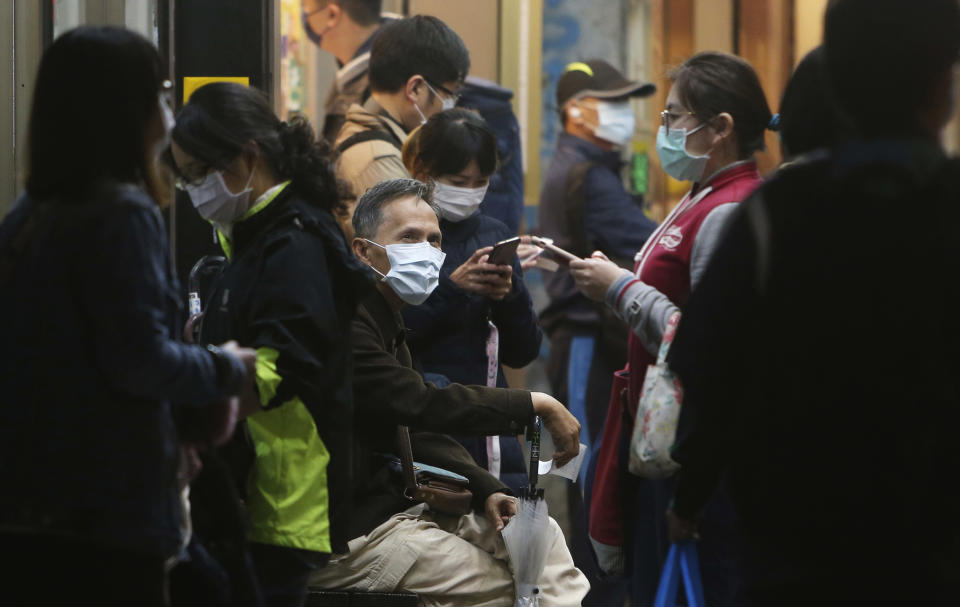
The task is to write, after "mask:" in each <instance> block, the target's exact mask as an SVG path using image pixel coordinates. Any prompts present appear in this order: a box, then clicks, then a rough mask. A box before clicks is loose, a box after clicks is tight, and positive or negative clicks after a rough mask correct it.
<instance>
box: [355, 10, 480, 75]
mask: <svg viewBox="0 0 960 607" xmlns="http://www.w3.org/2000/svg"><path fill="white" fill-rule="evenodd" d="M469 71H470V54H469V53H468V52H467V47H466V46H464V44H463V40H461V39H460V36H458V35H457V33H456V32H455V31H453V30H452V29H450V27H449V26H448V25H447V24H446V23H444V22H443V21H441V20H439V19H437V18H436V17H430V16H427V15H416V16H414V17H407V18H405V19H397V20H395V21H392V22H390V23H388V24H386V25H384V26H383V27H382V28H381V29H380V32H379V33H378V34H377V37H376V38H374V39H373V47H372V48H371V49H370V90H372V91H378V92H385V93H394V92H396V91H399V90H400V89H401V88H403V86H404V85H405V84H406V83H407V81H408V80H409V79H410V78H411V77H412V76H414V75H417V74H419V75H421V76H423V77H424V78H425V79H426V80H427V81H428V82H429V83H430V84H431V86H434V87H436V86H437V85H444V84H446V83H448V82H457V83H459V82H462V81H463V79H464V78H466V77H467V72H469Z"/></svg>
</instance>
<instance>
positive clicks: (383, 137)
mask: <svg viewBox="0 0 960 607" xmlns="http://www.w3.org/2000/svg"><path fill="white" fill-rule="evenodd" d="M365 141H386V142H387V143H389V144H390V145H392V146H393V147H395V148H397V149H398V150H400V149H403V142H402V141H400V140H399V139H397V136H396V135H394V134H393V133H392V132H390V131H381V130H379V129H370V130H366V131H360V132H359V133H354V134H353V135H350V136H349V137H347V138H346V139H344V140H343V141H341V142H340V145H338V146H337V152H339V153H340V154H343V153H344V152H346V151H347V150H349V149H350V148H352V147H353V146H355V145H357V144H360V143H363V142H365Z"/></svg>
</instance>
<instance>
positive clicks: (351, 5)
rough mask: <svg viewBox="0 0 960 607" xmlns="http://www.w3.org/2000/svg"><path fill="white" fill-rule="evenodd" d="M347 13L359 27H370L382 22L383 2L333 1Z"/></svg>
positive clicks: (366, 0)
mask: <svg viewBox="0 0 960 607" xmlns="http://www.w3.org/2000/svg"><path fill="white" fill-rule="evenodd" d="M333 3H334V4H339V5H340V8H342V9H343V10H344V11H346V13H347V15H349V16H350V19H351V20H352V21H353V22H354V23H356V24H357V25H362V26H368V25H374V24H376V23H379V22H380V10H381V7H382V6H383V0H333Z"/></svg>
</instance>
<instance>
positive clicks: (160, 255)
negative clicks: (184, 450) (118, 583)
mask: <svg viewBox="0 0 960 607" xmlns="http://www.w3.org/2000/svg"><path fill="white" fill-rule="evenodd" d="M31 218H32V219H31ZM22 230H27V231H28V233H29V234H28V236H29V237H28V238H25V241H24V242H23V246H22V247H20V246H19V244H18V243H17V242H16V241H17V236H18V235H20V234H23V233H24V232H22ZM15 248H19V249H20V250H19V252H17V253H15V252H14V251H13V249H15ZM0 262H2V263H0V268H4V269H3V270H0V318H3V322H2V323H0V368H2V372H0V394H2V395H3V396H2V398H0V478H2V479H3V489H2V490H0V531H2V532H17V531H23V532H28V533H43V534H54V535H65V536H70V537H73V538H77V539H80V540H84V541H90V542H95V543H98V544H101V545H104V546H108V547H112V548H118V549H123V550H130V551H136V552H140V553H144V554H150V555H155V556H161V557H165V556H171V555H173V554H174V553H175V552H176V551H177V549H178V546H179V544H180V541H181V532H180V525H181V522H182V516H181V505H180V501H179V496H178V493H179V491H178V487H177V467H178V446H177V433H176V431H175V429H174V423H173V410H174V405H173V404H172V403H177V404H178V405H182V406H193V405H204V404H209V403H215V402H219V401H221V400H222V399H223V398H225V397H226V396H227V394H229V393H230V392H232V391H233V390H235V389H237V388H238V386H239V381H240V379H241V378H242V377H243V369H242V366H241V365H240V362H239V361H238V360H236V359H235V358H233V357H228V356H225V355H216V354H212V353H211V352H209V351H207V350H206V349H204V348H203V347H201V346H188V345H184V344H181V343H177V342H176V341H175V340H174V336H176V335H179V332H180V327H181V326H182V325H181V323H182V318H181V310H182V302H181V301H180V299H179V295H178V291H179V288H178V286H177V282H176V279H175V277H174V274H173V271H172V268H171V262H170V251H169V247H168V244H167V236H166V232H165V230H164V226H163V222H162V220H161V218H160V214H159V212H158V211H157V208H156V205H155V204H154V203H153V202H152V201H151V200H150V199H149V198H148V197H147V196H146V195H145V194H144V193H143V192H142V191H141V190H139V189H137V188H135V187H133V186H110V187H105V188H104V189H103V190H101V191H100V192H98V193H97V194H95V195H92V196H90V197H89V198H88V199H87V200H82V201H77V200H71V201H43V202H37V201H34V200H31V199H30V198H29V197H26V196H25V197H23V198H21V199H20V200H19V201H18V202H17V204H16V205H15V206H14V208H13V210H12V211H11V212H10V214H9V215H8V216H7V217H6V218H5V219H4V221H3V222H2V223H0ZM11 262H12V265H11Z"/></svg>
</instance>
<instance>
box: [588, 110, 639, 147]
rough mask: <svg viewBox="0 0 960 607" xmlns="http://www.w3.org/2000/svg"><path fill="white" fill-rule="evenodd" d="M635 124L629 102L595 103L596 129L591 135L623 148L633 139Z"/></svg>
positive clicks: (635, 120)
mask: <svg viewBox="0 0 960 607" xmlns="http://www.w3.org/2000/svg"><path fill="white" fill-rule="evenodd" d="M636 124H637V119H636V117H635V116H634V115H633V108H631V107H630V102H628V101H621V102H618V103H611V102H609V101H598V102H597V128H596V129H594V131H593V134H594V135H596V136H597V137H598V138H600V139H603V140H604V141H609V142H610V143H612V144H614V145H618V146H624V145H626V144H627V143H629V142H630V138H631V137H633V129H634V127H635V126H636Z"/></svg>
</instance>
